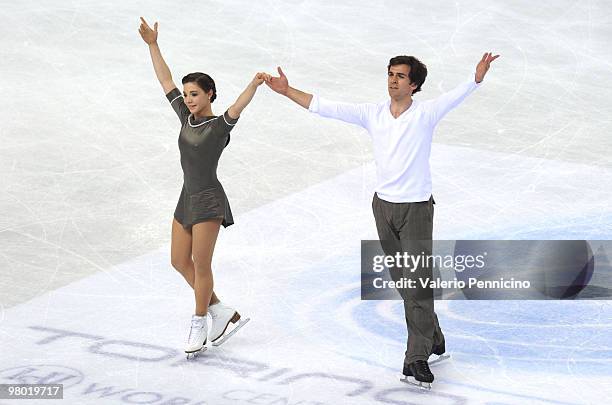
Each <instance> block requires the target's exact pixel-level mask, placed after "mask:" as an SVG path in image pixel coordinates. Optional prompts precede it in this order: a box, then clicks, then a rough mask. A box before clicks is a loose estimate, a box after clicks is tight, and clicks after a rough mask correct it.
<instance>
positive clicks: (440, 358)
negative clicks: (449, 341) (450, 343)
mask: <svg viewBox="0 0 612 405" xmlns="http://www.w3.org/2000/svg"><path fill="white" fill-rule="evenodd" d="M432 356H436V355H435V354H432ZM430 358H431V357H430ZM448 359H450V354H441V355H439V356H438V357H436V358H434V359H433V360H429V361H428V363H429V365H430V366H433V365H434V364H438V363H440V362H442V361H444V360H448Z"/></svg>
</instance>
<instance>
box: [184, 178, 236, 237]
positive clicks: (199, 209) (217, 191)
mask: <svg viewBox="0 0 612 405" xmlns="http://www.w3.org/2000/svg"><path fill="white" fill-rule="evenodd" d="M174 218H175V219H176V220H177V221H178V222H179V223H180V224H181V225H183V228H185V229H190V228H191V227H192V226H193V225H195V224H197V223H199V222H204V221H206V220H209V219H212V218H222V219H223V221H222V222H221V224H222V225H223V226H224V227H225V228H227V227H228V226H230V225H232V224H233V223H234V218H233V216H232V210H231V209H230V205H229V201H228V200H227V196H226V195H225V191H224V190H223V188H222V187H220V186H219V187H210V188H205V189H203V190H201V191H198V192H196V193H189V192H187V191H186V190H185V185H183V189H182V190H181V196H180V197H179V200H178V203H177V204H176V210H174Z"/></svg>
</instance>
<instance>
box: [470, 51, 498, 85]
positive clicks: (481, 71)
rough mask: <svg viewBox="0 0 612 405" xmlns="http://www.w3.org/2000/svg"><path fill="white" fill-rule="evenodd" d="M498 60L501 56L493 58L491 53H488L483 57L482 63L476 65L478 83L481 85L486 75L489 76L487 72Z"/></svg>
mask: <svg viewBox="0 0 612 405" xmlns="http://www.w3.org/2000/svg"><path fill="white" fill-rule="evenodd" d="M497 58H499V55H495V56H493V54H492V53H491V52H487V53H485V54H484V55H482V59H480V62H478V65H476V75H475V80H476V83H480V82H481V81H482V80H483V79H484V77H485V75H486V74H487V71H488V70H489V68H490V67H491V62H493V61H494V60H495V59H497Z"/></svg>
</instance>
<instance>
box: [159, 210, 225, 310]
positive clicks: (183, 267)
mask: <svg viewBox="0 0 612 405" xmlns="http://www.w3.org/2000/svg"><path fill="white" fill-rule="evenodd" d="M215 221H216V220H215ZM198 225H199V224H198ZM218 232H219V229H218V227H217V231H216V234H218ZM216 234H215V240H216ZM192 244H193V237H192V231H189V230H187V229H185V228H183V226H182V225H181V224H180V223H178V221H177V220H176V219H172V243H171V248H170V262H171V263H172V267H174V268H175V269H176V270H177V271H178V272H179V273H181V275H182V276H183V277H184V278H185V280H186V281H187V283H188V284H189V285H190V286H191V288H193V287H194V284H195V265H194V263H193V258H192ZM213 248H214V243H213ZM211 256H212V254H211ZM217 302H219V299H218V298H217V296H216V294H215V292H214V291H213V293H212V296H211V298H210V305H212V304H216V303H217Z"/></svg>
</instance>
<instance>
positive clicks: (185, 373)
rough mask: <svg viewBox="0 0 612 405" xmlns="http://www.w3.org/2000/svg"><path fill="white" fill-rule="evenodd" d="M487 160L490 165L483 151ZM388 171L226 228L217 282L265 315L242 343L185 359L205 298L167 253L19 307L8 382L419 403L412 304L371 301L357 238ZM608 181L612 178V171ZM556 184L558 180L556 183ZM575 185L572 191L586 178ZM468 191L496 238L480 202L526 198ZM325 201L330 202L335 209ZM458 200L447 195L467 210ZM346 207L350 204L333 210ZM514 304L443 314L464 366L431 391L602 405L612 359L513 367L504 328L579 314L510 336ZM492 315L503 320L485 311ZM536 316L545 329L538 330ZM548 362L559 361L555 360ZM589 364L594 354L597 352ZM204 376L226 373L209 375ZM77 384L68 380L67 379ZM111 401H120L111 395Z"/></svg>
mask: <svg viewBox="0 0 612 405" xmlns="http://www.w3.org/2000/svg"><path fill="white" fill-rule="evenodd" d="M436 148H437V152H436V153H437V154H438V155H437V157H438V158H439V159H438V160H441V161H442V160H444V161H446V160H451V161H454V165H453V170H463V167H462V166H461V165H462V164H463V165H467V163H461V162H473V161H475V159H474V155H475V154H476V152H474V151H469V150H468V151H466V150H465V149H464V148H441V147H438V146H436ZM492 159H497V157H495V156H494V157H492ZM497 160H498V161H499V159H497ZM480 164H481V165H482V164H484V163H483V158H482V157H481V158H480ZM509 164H512V165H515V164H516V162H514V161H511V162H509ZM523 166H525V164H524V162H523ZM514 167H516V165H515V166H514ZM373 169H374V168H373V166H371V165H368V166H366V167H364V168H359V169H358V170H354V171H351V172H348V173H346V174H344V175H342V176H340V177H338V178H335V179H332V180H330V181H327V182H325V183H321V184H318V185H316V186H313V187H311V188H310V189H307V190H305V191H304V192H300V193H299V194H296V195H292V196H290V197H287V198H285V199H282V200H278V201H275V202H273V203H271V204H269V205H268V206H264V207H261V208H260V209H257V210H253V211H252V212H250V213H249V214H248V215H244V216H242V217H240V218H239V221H240V224H241V226H240V227H236V228H235V229H233V228H230V231H228V232H226V233H224V235H223V237H222V238H220V240H219V245H218V250H217V252H216V253H217V256H216V257H217V260H216V261H215V263H214V265H215V266H216V268H219V269H222V271H219V272H218V273H216V276H217V280H216V281H218V282H219V285H222V286H226V285H231V286H232V288H223V298H222V299H223V300H227V302H236V303H239V304H240V306H241V307H244V310H245V312H248V313H250V314H252V315H251V316H252V317H253V318H257V326H258V327H257V328H255V327H253V325H249V327H248V328H243V329H241V331H240V333H238V334H236V335H234V336H233V337H232V339H233V340H232V342H233V343H232V344H230V345H225V344H224V345H223V346H221V347H219V348H216V349H215V350H209V351H208V352H207V353H206V355H205V356H202V358H200V359H198V361H194V362H191V361H189V362H187V361H185V359H184V352H182V351H181V350H179V348H180V347H181V346H182V338H183V336H182V331H183V330H184V326H185V325H184V324H183V323H182V322H181V321H180V319H182V318H183V317H184V316H185V314H190V313H191V311H192V310H193V308H192V304H193V303H192V299H191V294H192V293H191V291H190V290H189V289H188V288H187V287H186V286H185V285H184V282H183V280H182V279H180V278H179V277H178V276H177V274H176V273H175V272H174V271H172V270H171V269H170V266H169V262H170V260H169V257H168V252H167V249H165V248H164V249H160V250H158V251H154V252H151V253H150V254H148V255H145V256H142V257H140V258H136V259H134V260H132V261H130V262H127V263H124V264H122V265H119V266H116V267H115V268H113V269H110V270H109V271H107V272H105V273H98V274H96V275H94V276H92V277H89V278H86V279H83V280H80V281H78V282H75V283H73V284H71V285H69V286H66V287H64V288H62V289H59V290H55V291H53V292H51V293H48V294H46V295H43V296H40V297H38V298H36V299H35V300H32V301H30V302H28V303H24V304H22V305H19V306H16V307H13V308H9V309H7V310H6V311H5V315H4V316H5V318H4V321H3V323H2V330H1V333H0V347H1V349H0V350H2V358H3V364H5V365H6V368H4V367H3V370H7V369H13V370H14V367H22V369H21V372H20V373H18V372H13V371H6V372H0V377H2V382H3V383H4V382H6V383H9V382H15V381H17V380H20V379H21V380H34V379H36V378H39V380H40V379H41V378H44V377H49V376H51V374H50V373H46V372H44V370H39V369H38V368H36V365H41V364H57V365H66V366H68V367H72V368H74V369H77V370H82V372H83V373H84V374H86V377H87V381H86V382H85V384H84V385H83V384H79V385H78V387H77V388H75V389H72V388H70V389H67V390H66V393H65V395H66V398H70V399H71V400H73V402H77V403H78V402H79V401H81V400H82V399H83V398H90V395H97V399H96V400H93V401H91V403H108V401H106V400H107V399H108V398H118V397H119V398H120V397H121V395H120V394H118V393H117V394H116V395H114V394H112V392H116V391H117V392H121V391H123V392H124V393H125V394H124V395H130V393H133V392H149V391H150V392H155V393H157V394H159V396H160V398H162V399H160V400H157V401H153V400H151V401H150V402H151V403H163V402H164V401H166V402H167V400H168V398H175V397H183V398H189V399H191V400H192V402H193V401H196V400H195V399H194V398H198V400H200V401H203V400H205V399H206V400H208V401H209V403H214V404H224V403H232V404H234V403H238V404H240V403H245V404H246V403H248V401H252V402H258V401H259V402H265V401H262V397H260V398H257V396H258V395H260V396H261V395H268V396H269V397H268V398H270V401H269V402H273V400H272V398H276V400H277V401H279V403H282V398H292V401H293V402H299V400H303V401H305V402H304V403H305V404H306V403H308V402H307V401H316V402H319V403H334V404H335V403H351V404H362V403H363V404H370V403H373V402H379V403H399V404H401V403H408V402H410V398H411V397H407V393H414V392H416V391H418V388H416V387H409V386H407V385H405V384H401V383H400V382H399V381H398V380H397V378H396V376H397V373H398V371H399V370H398V368H399V367H400V366H401V360H403V358H402V357H403V355H402V354H403V350H404V345H405V341H404V339H405V325H404V324H403V319H402V315H401V305H400V303H399V302H393V301H389V302H362V301H361V300H360V295H359V268H360V262H359V252H358V246H359V244H358V243H357V244H355V243H354V242H355V241H356V240H359V239H372V238H373V237H375V232H376V231H375V228H374V224H373V220H372V218H371V212H370V210H371V208H370V203H371V198H372V194H371V189H372V188H371V184H369V183H368V181H370V180H369V179H372V178H373V174H374V170H373ZM601 178H605V179H607V178H608V174H606V173H602V174H601V176H600V179H601ZM453 181H454V180H453ZM546 181H547V182H549V183H551V184H552V183H554V182H555V180H554V178H553V179H546ZM457 182H458V183H457V184H461V183H460V181H459V180H458V181H457ZM565 182H566V183H568V184H569V183H571V179H569V180H568V179H565ZM502 183H503V182H502ZM461 185H462V186H465V187H466V188H465V189H464V191H462V192H465V193H468V194H469V193H473V196H474V195H475V196H477V199H478V200H479V201H480V202H479V203H478V204H480V205H479V207H478V209H479V210H480V212H481V213H482V216H481V217H480V219H479V221H480V222H478V223H477V224H476V225H477V226H484V225H488V229H491V228H492V226H491V224H492V223H496V226H497V227H498V228H497V229H503V227H504V226H506V225H507V224H508V222H504V221H501V220H500V216H501V215H502V214H501V213H500V211H499V206H498V205H496V204H494V203H493V202H491V201H490V200H489V201H487V200H484V201H485V203H483V202H482V201H481V200H482V199H481V198H480V196H479V194H478V190H479V189H480V188H482V187H485V188H488V189H492V190H493V191H494V192H495V193H500V196H499V198H500V199H501V200H503V201H505V200H506V199H507V198H510V196H509V194H511V190H510V189H508V190H504V187H505V186H507V185H503V184H502V185H501V186H498V185H496V184H495V179H487V178H482V179H481V181H480V183H479V184H477V185H476V184H461ZM570 186H572V187H573V185H571V184H570ZM438 187H439V188H440V189H443V190H444V189H447V188H452V185H450V184H444V183H443V184H442V185H439V186H438ZM496 187H497V188H496ZM564 190H565V189H563V188H561V189H557V190H556V192H555V195H554V196H549V197H547V196H546V195H540V196H539V201H540V202H541V203H542V204H543V205H544V206H546V207H547V209H549V210H550V215H561V214H562V215H570V214H571V215H573V214H577V212H568V210H567V209H565V210H563V209H561V207H560V206H559V200H558V198H559V196H560V197H562V198H566V197H567V196H568V195H566V193H565V191H564ZM440 194H442V193H440ZM569 194H571V192H570V193H569ZM442 195H443V194H442ZM321 196H325V197H326V199H325V201H322V199H321ZM473 196H472V197H473ZM451 197H452V196H446V197H444V196H442V197H440V199H441V200H442V202H443V201H456V200H454V199H453V198H451ZM437 199H438V197H437ZM330 200H333V201H334V202H335V204H329V201H330ZM597 204H598V203H597V202H596V201H595V202H594V203H593V205H587V204H585V205H583V207H582V208H584V211H585V212H583V214H587V213H588V212H587V211H589V212H590V211H594V210H596V209H598V207H597ZM440 206H441V207H442V206H443V205H442V204H440ZM521 207H522V208H521ZM464 208H465V207H463V206H461V205H457V204H453V203H447V205H445V206H444V209H439V210H437V212H436V215H437V218H441V217H442V218H443V219H444V220H445V221H447V222H445V227H444V229H445V231H448V232H459V231H460V230H461V228H462V227H463V225H462V224H461V223H455V222H453V221H452V218H455V217H461V216H464V215H463V214H465V212H464ZM465 209H467V208H465ZM505 209H506V210H507V215H509V216H510V217H512V221H509V222H514V223H515V224H516V218H525V221H526V223H528V222H529V221H531V220H532V219H533V218H534V217H541V216H542V213H541V212H536V213H533V212H531V211H526V212H522V211H521V209H522V210H525V209H526V208H525V206H524V205H522V204H520V203H519V204H516V207H515V206H514V205H508V207H505ZM468 215H469V214H468ZM503 215H506V214H503ZM489 220H490V221H491V223H489V222H487V221H489ZM475 221H476V220H475ZM287 224H292V226H287ZM237 246H238V247H240V249H236V247H237ZM468 304H470V305H471V302H470V303H468ZM453 305H455V304H453ZM589 305H595V304H594V303H589ZM470 308H471V309H470ZM577 308H578V307H574V309H577ZM503 309H504V308H503V306H500V307H499V308H497V309H495V308H494V307H491V308H486V309H484V310H483V311H481V312H480V313H479V311H478V310H477V308H476V307H470V306H468V307H465V308H459V307H457V308H448V307H446V308H445V307H444V306H443V305H440V307H439V315H440V318H441V319H440V321H441V323H442V325H443V328H445V332H446V333H447V338H448V344H449V346H451V342H452V351H453V361H450V362H443V363H441V364H440V367H437V368H436V369H435V374H436V380H435V381H436V385H435V387H434V389H433V390H432V391H431V392H430V393H426V394H423V395H428V396H429V395H432V396H433V397H432V398H434V397H435V399H446V401H447V402H450V403H461V402H464V403H465V402H469V401H470V400H481V399H485V398H486V399H487V400H489V401H492V400H495V401H498V402H505V403H509V404H512V403H521V402H522V403H524V402H526V401H529V402H531V403H538V402H541V403H572V401H574V402H576V403H580V402H583V401H584V400H589V399H595V393H596V392H597V390H593V389H591V388H592V386H593V387H594V386H599V387H604V388H600V391H601V390H602V389H603V390H604V391H605V390H606V389H607V388H605V387H606V384H605V381H606V379H607V378H609V373H608V372H607V371H606V368H605V367H608V366H607V364H609V363H606V361H605V360H604V361H603V362H600V365H601V367H602V368H600V369H598V371H597V373H595V374H590V375H585V376H580V375H578V373H573V374H572V373H567V372H566V373H563V372H561V371H560V370H559V369H558V368H556V369H555V370H552V371H553V372H551V373H548V372H549V371H551V370H545V371H541V370H540V369H539V367H541V363H539V362H538V363H536V364H535V365H537V367H534V363H533V362H531V363H530V362H529V360H530V357H529V355H530V353H529V350H530V349H529V346H528V345H523V346H519V345H517V347H520V348H521V349H522V350H523V353H522V354H521V356H520V357H521V358H522V360H521V361H520V362H509V359H510V358H511V357H512V352H508V351H506V350H505V349H504V347H506V346H504V345H502V344H501V343H500V342H498V340H500V337H501V336H503V334H504V333H505V334H506V335H509V336H513V335H517V336H520V335H521V333H523V334H524V336H523V339H524V340H525V342H527V343H531V342H533V340H537V339H541V338H543V337H546V334H542V335H539V334H536V335H535V339H534V332H538V330H537V329H534V328H530V331H531V332H532V334H531V335H528V334H527V332H525V331H522V330H521V329H520V325H522V324H527V325H531V324H538V323H540V324H542V323H543V322H544V321H545V320H546V319H550V320H551V321H550V322H551V323H552V322H559V321H562V320H564V319H567V315H568V311H567V310H564V311H561V312H560V313H556V312H555V311H556V309H555V308H554V307H549V308H542V310H541V311H538V313H534V314H531V315H530V314H529V312H526V311H517V310H516V308H515V309H510V311H509V312H508V313H507V314H506V315H505V317H506V318H509V317H511V316H513V314H514V316H517V315H518V316H519V318H518V319H517V320H516V321H515V324H514V325H510V324H509V323H508V324H507V325H505V324H504V322H501V323H500V324H499V325H497V327H496V324H495V323H496V322H500V321H501V320H502V319H506V318H503V317H502V315H503ZM596 309H597V307H588V306H583V307H582V310H581V311H583V312H581V316H582V317H586V318H588V319H589V323H590V324H591V325H594V327H593V328H591V329H590V331H591V332H594V334H592V336H591V341H590V342H589V344H588V345H586V344H585V345H583V346H582V347H580V346H577V345H574V349H573V352H572V353H573V354H583V353H584V350H585V349H586V346H590V347H591V348H592V347H595V345H594V342H593V339H603V340H604V341H606V340H607V341H610V340H609V339H608V338H607V336H608V335H607V334H608V333H609V331H608V329H606V325H607V324H609V323H610V320H609V319H608V317H609V314H610V309H609V306H603V305H602V306H601V307H600V308H599V309H598V310H596ZM496 311H501V312H499V313H498V312H496ZM487 313H488V314H491V315H490V319H489V318H487V317H484V316H483V314H487ZM152 314H154V316H150V315H152ZM461 314H463V315H464V316H468V315H469V316H468V318H469V319H472V320H475V321H479V322H484V323H479V322H473V323H472V324H471V326H470V327H469V328H468V327H466V324H465V322H466V321H465V320H462V319H456V316H458V315H461ZM555 314H556V315H555ZM530 316H531V318H532V322H526V321H527V320H528V319H529V317H530ZM555 316H556V318H555ZM506 320H507V319H506ZM566 324H571V323H569V322H568V323H566ZM260 325H261V327H259V326H260ZM29 326H34V328H30V327H29ZM51 326H52V327H53V328H55V331H54V330H52V329H51V328H50V327H51ZM597 326H601V327H597ZM40 328H46V329H40ZM551 328H552V326H551ZM578 329H579V328H573V329H572V328H565V332H564V329H559V330H556V329H555V333H557V335H558V336H557V337H561V338H567V339H570V338H571V333H575V332H571V330H578ZM61 331H63V332H61ZM564 333H565V334H564ZM568 333H569V334H568ZM584 333H585V332H581V333H580V334H576V335H575V336H574V338H575V340H574V341H578V342H580V341H584V339H583V338H584ZM41 334H42V336H41ZM49 335H51V336H49ZM506 340H507V339H506ZM143 342H146V344H145V343H143ZM534 344H535V345H537V344H538V342H535V343H534ZM544 344H545V345H548V344H550V342H544ZM560 346H564V345H560ZM599 347H601V345H600V346H599ZM456 349H458V350H456ZM480 349H482V350H485V349H486V350H489V351H490V352H489V353H482V356H478V353H477V352H476V351H477V350H480ZM537 349H539V346H537ZM537 349H531V351H532V352H535V351H536V350H537ZM559 349H561V348H559ZM547 350H549V349H547ZM559 353H561V350H559ZM474 354H476V355H474ZM534 354H535V353H531V355H532V356H533V355H534ZM540 354H541V357H546V356H547V355H548V352H542V353H540ZM565 354H566V357H565V360H566V361H565V366H566V369H567V365H568V364H569V365H570V366H574V365H575V364H577V365H578V366H580V367H582V364H596V363H592V362H591V363H588V361H587V362H584V361H583V360H584V359H581V358H580V357H581V356H580V355H576V356H575V358H576V360H577V363H575V364H574V363H568V362H567V360H568V356H567V354H568V352H567V350H566V351H565ZM514 355H515V356H514V357H516V352H515V353H514ZM533 357H534V358H535V356H533ZM359 358H361V359H365V360H366V361H361V360H359ZM469 359H471V360H469ZM586 360H592V359H591V357H590V356H588V357H586ZM555 361H556V363H555V364H556V365H557V366H558V365H560V364H562V363H561V361H562V358H561V357H555ZM551 363H552V362H551ZM99 364H103V367H102V366H99ZM608 371H609V368H608ZM202 374H208V375H211V376H214V377H215V378H214V379H202ZM62 375H63V376H64V377H65V378H68V375H67V374H66V373H64V374H62ZM55 378H59V377H58V375H56V377H55ZM218 378H223V384H221V385H219V384H214V383H213V382H212V381H213V380H214V381H217V380H218ZM92 383H96V385H94V386H93V388H91V389H90V391H89V393H88V394H83V392H84V389H83V388H85V389H89V388H90V386H91V384H92ZM559 386H560V387H561V388H559ZM101 387H107V388H109V387H110V388H109V390H102V388H101ZM178 387H180V388H178ZM92 390H93V391H92ZM572 392H573V393H572ZM103 393H107V394H108V397H103V396H101V395H102V394H103ZM82 395H87V396H86V397H82ZM597 395H600V394H597ZM136 398H137V396H133V397H128V400H129V399H136ZM96 401H97V402H96ZM402 401H403V402H402ZM177 402H180V401H177ZM88 403H89V401H88ZM196 403H197V402H196Z"/></svg>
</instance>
